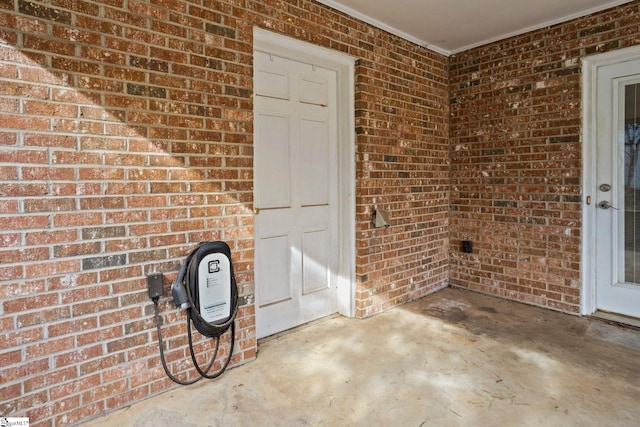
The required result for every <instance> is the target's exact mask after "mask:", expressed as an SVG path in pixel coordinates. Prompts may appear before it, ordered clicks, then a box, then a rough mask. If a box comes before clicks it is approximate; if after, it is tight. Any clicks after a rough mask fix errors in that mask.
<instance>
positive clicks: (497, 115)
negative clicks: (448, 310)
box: [450, 1, 640, 313]
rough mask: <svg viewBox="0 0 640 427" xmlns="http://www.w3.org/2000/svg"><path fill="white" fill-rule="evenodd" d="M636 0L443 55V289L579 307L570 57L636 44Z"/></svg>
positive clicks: (574, 75) (575, 94) (575, 74)
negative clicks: (447, 234)
mask: <svg viewBox="0 0 640 427" xmlns="http://www.w3.org/2000/svg"><path fill="white" fill-rule="evenodd" d="M639 4H640V3H639V2H637V1H636V2H632V3H630V4H628V5H623V6H620V7H618V8H615V9H611V10H608V11H605V12H602V13H598V14H594V15H590V16H587V17H584V18H581V19H576V20H573V21H571V22H567V23H565V24H562V25H556V26H553V27H551V28H547V29H542V30H539V31H535V32H531V33H527V34H524V35H522V36H518V37H512V38H509V39H506V40H503V41H500V42H496V43H492V44H489V45H486V46H482V47H479V48H476V49H472V50H469V51H466V52H463V53H460V54H458V55H454V56H452V57H451V73H450V84H451V86H450V95H451V144H452V147H451V283H452V284H454V285H458V286H462V287H466V288H470V289H474V290H478V291H482V292H485V293H489V294H494V295H499V296H502V297H506V298H509V299H514V300H519V301H524V302H527V303H531V304H535V305H540V306H544V307H549V308H552V309H556V310H561V311H566V312H571V313H578V312H579V308H580V290H581V289H580V288H581V282H580V244H581V234H580V233H581V225H582V224H581V209H582V204H581V185H582V182H581V176H582V169H581V158H582V151H581V137H580V132H581V58H582V57H584V56H585V55H590V54H594V53H599V52H605V51H609V50H613V49H618V48H622V47H626V46H631V45H634V44H637V43H640V12H639V7H640V6H639ZM462 240H472V241H473V242H474V252H473V253H472V254H467V253H461V250H460V246H461V241H462Z"/></svg>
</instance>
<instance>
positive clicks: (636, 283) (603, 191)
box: [595, 60, 640, 317]
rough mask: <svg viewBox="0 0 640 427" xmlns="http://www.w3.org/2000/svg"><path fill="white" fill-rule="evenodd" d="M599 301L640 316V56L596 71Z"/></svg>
mask: <svg viewBox="0 0 640 427" xmlns="http://www.w3.org/2000/svg"><path fill="white" fill-rule="evenodd" d="M596 93H597V103H598V104H597V105H598V106H597V131H596V138H597V139H596V144H597V148H596V152H597V161H596V168H597V170H596V185H597V193H596V194H597V200H596V201H597V204H596V258H595V259H596V306H597V309H598V310H602V311H607V312H613V313H618V314H623V315H626V316H632V317H640V274H639V272H640V256H639V254H640V243H639V239H640V222H638V219H639V216H638V212H637V210H638V208H640V204H638V203H637V200H640V198H639V197H638V196H637V195H638V194H640V193H638V190H640V185H639V184H640V176H639V174H640V168H637V167H636V166H637V164H638V149H639V148H640V146H639V145H638V142H640V138H638V136H637V134H636V127H637V126H638V123H640V114H639V113H640V108H638V106H639V105H640V103H639V102H640V96H637V94H640V60H635V61H625V62H622V63H618V64H613V65H607V66H603V67H601V68H600V69H599V70H598V77H597V92H596Z"/></svg>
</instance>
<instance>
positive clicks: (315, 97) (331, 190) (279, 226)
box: [254, 52, 339, 338]
mask: <svg viewBox="0 0 640 427" xmlns="http://www.w3.org/2000/svg"><path fill="white" fill-rule="evenodd" d="M254 67H255V69H254V73H255V75H256V78H255V83H256V86H257V87H256V97H255V99H254V110H255V126H256V129H255V140H254V145H255V156H254V170H255V173H254V192H255V194H254V205H255V206H254V207H255V209H256V215H255V216H254V224H255V233H254V235H255V260H256V266H255V282H256V329H257V335H258V337H259V338H261V337H264V336H267V335H271V334H273V333H276V332H279V331H282V330H285V329H289V328H292V327H295V326H297V325H300V324H302V323H306V322H309V321H311V320H315V319H318V318H320V317H324V316H327V315H329V314H332V313H335V312H336V311H337V283H336V282H337V281H336V274H335V271H337V268H338V267H337V266H338V265H339V258H338V256H339V251H338V250H331V248H335V247H337V246H338V226H337V224H338V202H337V197H338V181H337V178H336V177H337V175H338V174H337V165H338V161H337V156H338V154H337V153H338V150H337V148H338V147H337V141H338V138H337V125H336V123H337V107H336V101H335V100H336V99H337V98H336V96H337V94H336V81H337V79H336V73H335V72H334V71H330V70H327V69H323V68H322V67H315V66H311V65H309V64H305V63H300V62H296V61H292V60H288V59H284V58H280V57H277V56H274V55H269V54H266V53H262V52H255V53H254ZM283 76H286V77H283ZM283 81H286V82H287V85H288V87H287V88H286V90H285V89H284V88H282V87H280V88H278V89H277V90H275V89H273V88H262V87H259V86H260V85H263V84H266V85H269V84H280V82H283Z"/></svg>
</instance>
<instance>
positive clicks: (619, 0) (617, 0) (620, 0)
mask: <svg viewBox="0 0 640 427" xmlns="http://www.w3.org/2000/svg"><path fill="white" fill-rule="evenodd" d="M316 1H317V2H319V3H322V4H324V5H326V6H329V7H331V8H333V9H336V10H339V11H341V12H344V13H346V14H347V15H349V16H352V17H354V18H357V19H360V20H362V21H364V22H367V23H368V24H371V25H373V26H374V27H377V28H379V29H381V30H384V31H387V32H389V33H391V34H394V35H396V36H398V37H401V38H403V39H405V40H407V41H410V42H412V43H415V44H417V45H419V46H422V47H424V48H426V49H429V50H432V51H434V52H437V53H440V54H442V55H444V56H451V55H455V54H456V53H460V52H464V51H465V50H469V49H473V48H476V47H479V46H483V45H485V44H489V43H493V42H497V41H499V40H504V39H507V38H509V37H514V36H519V35H522V34H525V33H528V32H530V31H536V30H539V29H542V28H545V27H550V26H552V25H556V24H560V23H562V22H566V21H570V20H572V19H575V18H580V17H583V16H586V15H590V14H592V13H596V12H600V11H603V10H605V9H609V8H612V7H616V6H620V5H622V4H625V3H631V2H632V1H633V0H614V1H609V2H606V3H604V4H602V5H600V6H596V7H593V8H591V9H587V10H583V11H581V12H578V13H574V14H571V15H565V16H562V17H560V18H556V19H553V20H551V21H547V22H543V23H540V24H538V25H534V26H531V27H527V28H523V29H521V30H518V31H514V32H511V33H507V34H501V35H499V36H496V37H492V38H489V39H486V40H482V41H479V42H477V43H472V44H469V45H466V46H463V47H461V48H458V49H453V50H447V49H444V48H441V47H440V46H436V45H433V44H430V43H427V42H426V41H424V40H420V39H418V38H416V37H414V36H412V35H410V34H407V33H405V32H403V31H400V30H398V29H397V28H394V27H391V26H389V25H387V24H385V23H384V22H381V21H378V20H377V19H374V18H372V17H370V16H368V15H365V14H363V13H361V12H358V11H357V10H354V9H351V8H350V7H347V6H344V5H342V4H340V3H338V2H337V1H335V0H316Z"/></svg>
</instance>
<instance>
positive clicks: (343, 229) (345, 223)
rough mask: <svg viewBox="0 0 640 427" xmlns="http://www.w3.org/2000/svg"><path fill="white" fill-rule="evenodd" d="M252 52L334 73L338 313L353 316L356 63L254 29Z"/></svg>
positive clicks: (347, 57)
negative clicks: (338, 242)
mask: <svg viewBox="0 0 640 427" xmlns="http://www.w3.org/2000/svg"><path fill="white" fill-rule="evenodd" d="M253 49H254V51H255V50H258V51H261V52H265V53H272V54H274V55H277V56H279V57H282V58H286V59H291V60H294V61H298V62H309V63H311V64H316V65H320V66H322V67H324V68H327V69H330V70H333V71H335V72H336V75H337V79H338V81H337V84H338V87H337V95H338V106H337V107H338V138H339V141H338V191H339V194H338V211H339V213H338V216H339V218H338V235H339V237H338V239H339V241H340V248H339V250H340V257H339V259H340V266H339V271H338V272H337V278H338V280H337V282H338V283H337V286H338V289H337V297H338V313H340V314H341V315H343V316H347V317H353V316H355V305H356V303H355V283H356V281H355V262H356V255H355V247H356V242H355V188H356V180H355V176H356V175H355V60H356V58H354V57H352V56H349V55H347V54H344V53H342V52H338V51H335V50H331V49H327V48H323V47H320V46H316V45H314V44H311V43H307V42H304V41H301V40H297V39H293V38H290V37H287V36H283V35H281V34H277V33H274V32H271V31H268V30H265V29H262V28H259V27H254V28H253Z"/></svg>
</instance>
